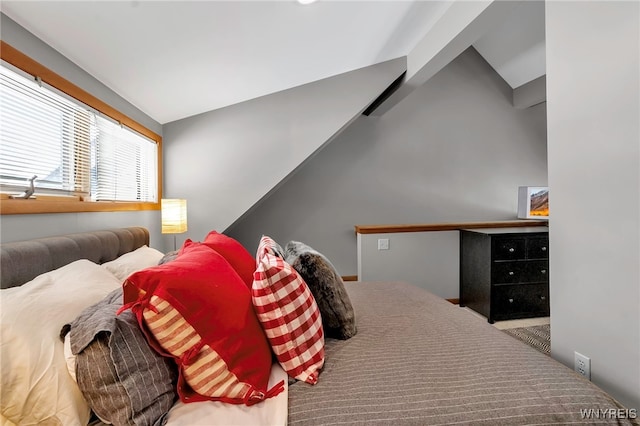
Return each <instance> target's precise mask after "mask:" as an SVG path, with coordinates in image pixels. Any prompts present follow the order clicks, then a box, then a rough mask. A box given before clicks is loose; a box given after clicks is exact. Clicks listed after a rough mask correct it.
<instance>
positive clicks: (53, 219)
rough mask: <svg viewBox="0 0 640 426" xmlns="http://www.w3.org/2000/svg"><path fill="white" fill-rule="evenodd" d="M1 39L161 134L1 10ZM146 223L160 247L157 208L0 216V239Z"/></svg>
mask: <svg viewBox="0 0 640 426" xmlns="http://www.w3.org/2000/svg"><path fill="white" fill-rule="evenodd" d="M0 37H1V38H2V40H3V41H5V42H7V43H9V44H10V45H11V46H13V47H15V48H16V49H18V50H20V51H21V52H22V53H24V54H26V55H27V56H29V57H31V58H32V59H34V60H36V61H38V62H39V63H41V64H42V65H44V66H46V67H47V68H49V69H51V70H52V71H54V72H56V73H57V74H59V75H61V76H62V77H64V78H65V79H67V80H69V81H70V82H72V83H74V84H75V85H76V86H79V87H81V88H82V89H84V90H86V91H87V92H89V93H91V94H92V95H94V96H95V97H97V98H99V99H101V100H102V101H104V102H106V103H108V104H109V105H111V106H112V107H114V108H116V109H117V110H119V111H120V112H122V113H124V114H126V115H127V116H129V117H130V118H132V119H134V120H136V121H137V122H139V123H140V124H142V125H144V126H145V127H147V128H148V129H150V130H152V131H154V132H155V133H157V134H159V135H162V126H161V125H160V124H159V123H157V122H156V121H154V120H153V119H151V118H150V117H149V116H147V115H145V114H144V113H143V112H141V111H140V110H138V109H137V108H135V107H134V106H133V105H131V104H130V103H128V102H127V101H125V100H124V99H123V98H121V97H120V96H118V95H117V94H116V93H115V92H113V91H112V90H110V89H108V88H107V87H106V86H104V85H103V84H102V83H100V82H99V81H98V80H96V79H95V78H93V77H92V76H90V75H89V74H88V73H86V72H85V71H84V70H82V69H81V68H80V67H78V66H77V65H75V64H74V63H73V62H71V61H69V60H68V59H67V58H65V57H64V56H62V55H61V54H60V53H58V52H57V51H56V50H54V49H52V48H51V47H50V46H48V45H47V44H45V43H44V42H42V41H41V40H40V39H38V38H37V37H35V36H34V35H33V34H31V33H30V32H28V31H27V30H25V29H24V28H23V27H21V26H20V25H18V24H17V23H16V22H14V21H13V20H11V19H10V18H9V17H7V16H5V15H4V14H0ZM135 225H139V226H145V227H147V228H148V229H149V231H150V232H151V245H152V246H154V247H156V248H159V249H160V248H163V247H164V245H165V243H164V241H163V237H162V235H161V234H160V212H158V211H142V212H117V213H111V212H100V213H56V214H30V215H2V216H0V241H2V242H9V241H18V240H24V239H29V238H38V237H46V236H51V235H58V234H63V233H67V232H81V231H92V230H100V229H108V228H114V227H121V226H135Z"/></svg>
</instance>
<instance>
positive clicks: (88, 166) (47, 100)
mask: <svg viewBox="0 0 640 426" xmlns="http://www.w3.org/2000/svg"><path fill="white" fill-rule="evenodd" d="M0 71H1V81H0V83H1V84H0V154H1V155H0V184H2V185H4V186H10V187H24V186H25V185H26V183H27V181H28V179H30V178H31V177H33V176H34V175H37V176H38V178H37V179H36V192H37V189H38V188H46V189H49V190H54V191H62V192H64V193H73V194H79V195H82V196H84V197H87V198H88V197H90V198H91V200H93V201H103V200H112V201H149V202H156V201H157V189H158V188H157V180H158V178H157V176H158V170H157V159H158V153H157V144H156V143H155V142H154V141H151V140H149V139H147V138H146V137H144V136H142V135H140V134H138V133H136V132H134V131H132V130H129V129H127V128H125V127H122V126H120V125H119V124H117V123H114V122H113V121H111V120H110V119H108V118H105V117H103V116H101V115H99V114H98V113H96V112H94V111H93V110H90V109H89V108H88V107H87V106H86V105H84V104H81V103H79V102H74V101H72V100H69V99H67V98H66V97H64V96H62V95H60V94H58V93H57V92H56V91H54V90H52V89H50V88H48V87H47V86H46V85H40V84H38V83H37V82H36V81H34V80H31V79H28V78H25V77H23V76H22V75H20V74H18V73H15V72H13V71H12V70H10V69H8V68H7V67H5V66H4V65H3V66H2V67H0Z"/></svg>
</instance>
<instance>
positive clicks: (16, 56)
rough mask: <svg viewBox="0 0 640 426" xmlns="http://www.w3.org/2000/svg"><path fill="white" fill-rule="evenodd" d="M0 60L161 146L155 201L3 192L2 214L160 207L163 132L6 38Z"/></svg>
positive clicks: (153, 208)
mask: <svg viewBox="0 0 640 426" xmlns="http://www.w3.org/2000/svg"><path fill="white" fill-rule="evenodd" d="M0 59H2V60H3V61H6V62H8V63H9V64H11V65H13V66H14V67H16V68H19V69H20V70H22V71H24V72H26V73H28V74H30V75H32V76H33V77H34V78H35V77H38V78H40V79H41V80H42V81H43V82H45V83H47V84H49V85H50V86H53V87H54V88H56V89H57V90H60V91H61V92H63V93H65V94H67V95H68V96H70V97H72V98H74V99H76V100H77V101H79V102H82V103H83V104H86V105H88V106H89V107H91V108H93V109H95V110H97V111H99V112H100V113H102V114H103V115H105V116H107V117H110V118H111V119H113V120H115V121H117V122H120V123H122V124H123V125H125V126H127V127H129V128H130V129H132V130H135V131H136V132H138V133H140V134H142V135H144V136H146V137H147V138H149V139H151V140H153V141H154V142H155V143H156V144H157V146H158V155H157V157H158V165H157V169H158V182H157V184H158V194H157V201H156V202H138V201H91V200H81V199H80V198H79V197H73V196H68V197H65V196H55V195H53V196H49V195H46V194H38V193H36V196H37V198H36V199H29V200H22V199H17V200H16V199H10V198H9V194H4V193H3V194H0V215H5V214H37V213H80V212H113V211H142V210H160V200H161V199H162V137H161V136H160V135H158V134H157V133H155V132H153V131H151V130H149V129H147V128H146V127H145V126H143V125H142V124H140V123H138V122H137V121H135V120H133V119H131V118H129V117H128V116H126V115H124V114H123V113H121V112H120V111H118V110H116V109H115V108H113V107H111V106H109V105H108V104H107V103H105V102H103V101H101V100H100V99H98V98H96V97H95V96H93V95H91V94H90V93H88V92H87V91H85V90H83V89H81V88H80V87H78V86H76V85H75V84H73V83H71V82H70V81H68V80H66V79H65V78H63V77H62V76H60V75H58V74H56V73H55V72H53V71H51V70H50V69H49V68H47V67H45V66H44V65H42V64H40V63H39V62H37V61H35V60H33V59H31V58H30V57H29V56H27V55H25V54H24V53H22V52H20V51H19V50H17V49H16V48H14V47H13V46H11V45H10V44H8V43H6V42H5V41H3V40H0Z"/></svg>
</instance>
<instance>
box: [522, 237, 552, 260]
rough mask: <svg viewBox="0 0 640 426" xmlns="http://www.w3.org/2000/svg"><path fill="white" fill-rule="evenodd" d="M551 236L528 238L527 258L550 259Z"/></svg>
mask: <svg viewBox="0 0 640 426" xmlns="http://www.w3.org/2000/svg"><path fill="white" fill-rule="evenodd" d="M548 258H549V238H548V237H535V238H529V239H528V240H527V259H548Z"/></svg>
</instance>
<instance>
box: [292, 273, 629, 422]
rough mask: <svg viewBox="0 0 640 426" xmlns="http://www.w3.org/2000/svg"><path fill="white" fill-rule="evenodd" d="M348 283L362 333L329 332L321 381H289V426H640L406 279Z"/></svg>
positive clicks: (555, 365) (542, 359)
mask: <svg viewBox="0 0 640 426" xmlns="http://www.w3.org/2000/svg"><path fill="white" fill-rule="evenodd" d="M345 285H346V288H347V291H348V293H349V297H350V298H351V301H352V303H353V305H354V307H355V310H356V321H357V327H358V334H356V335H355V336H354V337H352V338H351V339H349V340H346V341H341V340H333V339H327V341H326V361H325V367H324V369H323V371H322V373H321V374H320V379H319V381H318V383H317V384H316V385H314V386H311V385H308V384H306V383H302V382H296V383H295V384H293V385H291V386H290V387H289V423H288V424H289V425H290V426H293V425H301V424H305V425H329V424H349V425H353V424H363V425H371V424H388V425H405V424H414V425H452V424H466V425H487V426H489V425H491V426H495V425H524V424H529V425H533V424H536V425H537V424H555V425H568V424H639V423H638V421H637V420H629V419H616V418H612V417H616V416H619V415H618V414H617V413H616V415H614V414H613V411H611V410H618V409H622V408H623V407H622V406H620V405H619V404H618V403H617V402H616V401H614V400H613V399H612V398H611V397H609V396H608V395H607V394H606V393H604V392H603V391H602V390H600V389H599V388H598V387H596V386H595V385H593V384H592V383H591V382H589V381H587V380H585V379H583V378H582V377H581V376H579V375H578V374H576V373H574V372H573V370H571V369H569V368H567V367H566V366H564V365H562V364H560V363H559V362H557V361H555V360H553V359H552V358H550V357H549V356H547V355H544V354H542V353H540V352H538V351H536V350H535V349H533V348H531V347H529V346H527V345H526V344H524V343H522V342H520V341H518V340H516V339H514V338H513V337H510V336H508V335H506V334H505V333H503V332H501V331H500V330H498V329H496V328H494V327H493V326H491V325H490V324H488V323H487V322H486V321H484V320H482V319H481V318H478V317H477V316H475V315H474V314H472V313H471V312H469V311H466V310H465V309H463V308H459V307H457V306H455V305H452V304H450V303H449V302H447V301H445V300H443V299H441V298H439V297H436V296H434V295H432V294H430V293H428V292H425V291H424V290H422V289H419V288H417V287H413V286H411V285H409V284H404V283H389V282H382V283H380V282H378V283H373V282H368V283H358V282H355V283H345ZM581 410H582V411H581ZM585 410H593V411H591V416H592V418H590V419H585V418H583V415H586V414H585V413H586V411H585ZM598 410H601V411H598ZM602 410H607V411H602ZM624 413H625V412H624V411H623V412H622V413H621V414H623V415H624ZM596 416H599V417H600V418H599V419H598V418H596Z"/></svg>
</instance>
